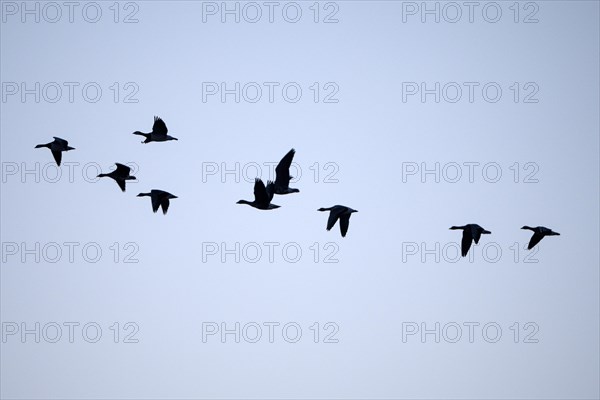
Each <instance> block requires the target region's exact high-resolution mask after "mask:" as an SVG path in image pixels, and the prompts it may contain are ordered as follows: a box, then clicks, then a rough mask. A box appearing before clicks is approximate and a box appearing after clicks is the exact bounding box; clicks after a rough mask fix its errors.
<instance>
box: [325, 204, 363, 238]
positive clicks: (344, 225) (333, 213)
mask: <svg viewBox="0 0 600 400" xmlns="http://www.w3.org/2000/svg"><path fill="white" fill-rule="evenodd" d="M317 211H329V218H328V219H327V230H328V231H330V230H331V228H333V226H334V225H335V223H336V222H337V220H338V219H339V220H340V231H341V233H342V237H346V233H347V232H348V226H349V225H350V216H351V215H352V213H355V212H358V211H357V210H353V209H352V208H350V207H346V206H340V205H336V206H333V207H328V208H323V207H321V208H319V209H318V210H317Z"/></svg>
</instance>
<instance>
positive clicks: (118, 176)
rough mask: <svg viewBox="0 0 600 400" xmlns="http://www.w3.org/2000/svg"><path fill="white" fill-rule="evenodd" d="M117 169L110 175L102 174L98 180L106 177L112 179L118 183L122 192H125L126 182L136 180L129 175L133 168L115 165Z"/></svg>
mask: <svg viewBox="0 0 600 400" xmlns="http://www.w3.org/2000/svg"><path fill="white" fill-rule="evenodd" d="M115 165H116V166H117V169H115V170H114V171H112V172H110V173H108V174H100V175H98V178H104V177H105V176H107V177H109V178H112V179H114V180H115V182H117V185H119V187H120V188H121V190H122V191H125V181H128V180H133V179H136V178H135V176H131V175H129V173H130V172H131V168H129V167H128V166H127V165H123V164H119V163H115Z"/></svg>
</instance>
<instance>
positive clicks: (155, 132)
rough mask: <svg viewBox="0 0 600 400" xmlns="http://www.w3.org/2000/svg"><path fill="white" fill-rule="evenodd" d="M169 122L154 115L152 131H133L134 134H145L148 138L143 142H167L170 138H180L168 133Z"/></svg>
mask: <svg viewBox="0 0 600 400" xmlns="http://www.w3.org/2000/svg"><path fill="white" fill-rule="evenodd" d="M168 131H169V130H168V129H167V124H165V121H163V120H162V119H161V118H159V117H156V116H155V117H154V125H152V132H150V133H144V132H140V131H135V132H133V134H134V135H140V136H144V137H145V138H146V140H144V141H143V142H142V143H150V142H166V141H168V140H178V139H177V138H174V137H173V136H169V135H167V132H168Z"/></svg>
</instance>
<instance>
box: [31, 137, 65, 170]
mask: <svg viewBox="0 0 600 400" xmlns="http://www.w3.org/2000/svg"><path fill="white" fill-rule="evenodd" d="M53 137H54V141H53V142H50V143H46V144H38V145H37V146H35V148H36V149H39V148H42V147H47V148H49V149H50V151H51V152H52V155H53V156H54V160H55V161H56V164H58V166H59V167H60V162H61V160H62V152H63V151H69V150H75V148H74V147H71V146H69V142H67V141H66V140H65V139H61V138H59V137H56V136H53Z"/></svg>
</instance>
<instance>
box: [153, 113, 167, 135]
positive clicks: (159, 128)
mask: <svg viewBox="0 0 600 400" xmlns="http://www.w3.org/2000/svg"><path fill="white" fill-rule="evenodd" d="M168 131H169V130H168V129H167V124H165V121H163V120H162V118H159V117H154V125H152V133H156V134H158V135H166V134H167V132H168Z"/></svg>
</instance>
